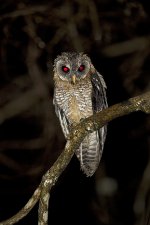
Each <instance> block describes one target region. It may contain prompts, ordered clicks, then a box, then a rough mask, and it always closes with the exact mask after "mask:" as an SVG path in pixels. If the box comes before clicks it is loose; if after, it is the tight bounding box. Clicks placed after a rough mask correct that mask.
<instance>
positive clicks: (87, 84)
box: [53, 52, 107, 176]
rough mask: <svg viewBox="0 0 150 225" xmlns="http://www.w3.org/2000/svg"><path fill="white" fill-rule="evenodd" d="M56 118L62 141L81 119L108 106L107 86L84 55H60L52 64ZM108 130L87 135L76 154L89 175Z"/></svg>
mask: <svg viewBox="0 0 150 225" xmlns="http://www.w3.org/2000/svg"><path fill="white" fill-rule="evenodd" d="M54 84H55V85H54V86H55V88H54V98H53V103H54V106H55V112H56V115H57V116H58V118H59V121H60V124H61V127H62V131H63V133H64V136H65V138H66V139H67V138H68V137H69V133H70V130H71V128H73V127H74V126H75V125H77V124H78V123H80V121H81V120H83V119H84V118H87V117H89V116H91V115H93V114H94V113H96V112H99V111H101V110H102V109H104V108H106V107H107V98H106V84H105V82H104V79H103V77H102V75H101V74H100V73H99V72H98V71H97V70H96V69H95V68H94V66H93V64H92V62H91V60H90V58H89V57H88V56H87V55H86V54H84V53H76V52H63V53H62V54H61V55H59V56H58V57H57V58H56V59H55V61H54ZM106 132H107V127H106V126H104V127H102V128H101V129H99V130H97V131H94V132H92V133H89V134H88V135H87V136H86V137H85V139H84V140H83V142H82V143H81V144H80V147H79V148H78V149H77V150H76V151H75V154H76V156H77V158H78V159H79V161H80V166H81V170H82V171H83V172H84V173H85V174H86V175H87V176H92V175H93V174H94V173H95V171H96V169H97V167H98V165H99V162H100V159H101V156H102V152H103V147H104V142H105V138H106Z"/></svg>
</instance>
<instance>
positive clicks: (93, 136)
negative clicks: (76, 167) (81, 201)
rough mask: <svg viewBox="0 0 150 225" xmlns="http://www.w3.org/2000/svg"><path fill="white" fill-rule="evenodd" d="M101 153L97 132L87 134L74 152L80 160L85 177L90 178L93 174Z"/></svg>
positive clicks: (101, 148)
mask: <svg viewBox="0 0 150 225" xmlns="http://www.w3.org/2000/svg"><path fill="white" fill-rule="evenodd" d="M101 129H103V128H101ZM102 152H103V144H102V143H101V139H100V136H99V131H94V132H93V133H90V134H88V136H86V138H85V139H84V140H83V142H82V143H81V145H80V147H79V149H78V150H77V152H76V154H77V157H78V159H79V160H80V164H81V169H82V170H83V172H84V173H85V174H86V175H87V176H92V175H93V174H94V173H95V171H96V169H97V167H98V165H99V162H100V159H101V156H102Z"/></svg>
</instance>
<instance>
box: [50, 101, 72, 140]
mask: <svg viewBox="0 0 150 225" xmlns="http://www.w3.org/2000/svg"><path fill="white" fill-rule="evenodd" d="M53 104H54V106H55V112H56V115H57V116H58V118H59V121H60V125H61V128H62V131H63V133H64V136H65V138H66V139H67V138H68V136H69V122H68V120H67V118H66V116H65V114H64V112H63V110H62V109H60V107H59V106H58V105H57V103H56V102H55V100H54V99H53Z"/></svg>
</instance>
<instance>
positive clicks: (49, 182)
mask: <svg viewBox="0 0 150 225" xmlns="http://www.w3.org/2000/svg"><path fill="white" fill-rule="evenodd" d="M135 111H143V112H145V113H150V92H147V93H145V94H143V95H140V96H137V97H134V98H130V99H129V100H128V101H124V102H122V103H119V104H116V105H113V106H111V107H109V108H107V109H105V110H103V111H101V112H99V113H96V114H94V115H93V116H90V117H88V118H86V119H84V120H83V121H82V122H81V123H80V124H78V125H77V126H76V127H75V128H74V129H73V130H72V131H71V134H70V139H69V140H68V141H67V143H66V147H65V150H64V151H63V152H62V153H61V155H60V156H59V158H58V159H57V160H56V162H55V163H54V165H53V166H52V167H51V168H50V169H49V170H48V171H47V172H46V174H45V175H44V176H43V178H42V181H41V184H40V185H39V187H38V188H37V189H36V191H35V192H34V194H33V196H32V197H31V199H30V200H29V201H28V203H27V204H26V206H24V207H23V209H22V210H21V211H19V212H18V213H17V214H16V215H14V216H13V217H12V218H10V219H8V220H6V221H3V222H1V223H0V225H10V224H14V223H16V222H18V221H19V220H20V219H22V218H23V217H24V216H26V215H27V214H28V213H29V211H30V210H31V209H32V208H33V207H34V205H35V204H36V203H37V201H38V200H39V199H40V205H39V225H47V224H48V202H49V193H50V190H51V188H52V187H53V186H54V185H55V183H56V181H57V180H58V178H59V176H60V175H61V173H62V172H63V171H64V170H65V168H66V167H67V165H68V164H69V162H70V160H71V158H72V156H73V154H74V151H75V149H77V148H78V147H79V145H80V143H81V142H82V141H83V139H84V138H85V136H86V135H87V134H88V133H90V132H93V131H94V130H98V129H100V128H101V127H103V126H104V125H105V124H107V123H108V122H110V121H111V120H113V119H116V118H118V117H121V116H124V115H128V114H130V113H132V112H135Z"/></svg>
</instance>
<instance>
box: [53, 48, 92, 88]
mask: <svg viewBox="0 0 150 225" xmlns="http://www.w3.org/2000/svg"><path fill="white" fill-rule="evenodd" d="M90 69H91V60H90V58H89V57H88V56H87V55H86V54H83V53H76V52H63V53H62V54H61V55H59V56H58V57H57V58H56V59H55V61H54V72H55V75H57V76H58V77H59V78H60V79H61V80H63V81H67V82H68V81H69V82H70V83H72V84H75V83H76V82H78V81H79V80H81V79H85V77H87V76H88V75H89V72H90Z"/></svg>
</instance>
